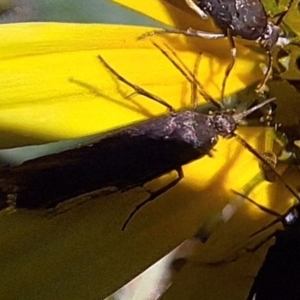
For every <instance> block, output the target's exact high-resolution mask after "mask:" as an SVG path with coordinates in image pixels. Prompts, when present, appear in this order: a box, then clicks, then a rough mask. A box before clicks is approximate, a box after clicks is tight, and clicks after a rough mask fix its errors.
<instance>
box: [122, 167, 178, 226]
mask: <svg viewBox="0 0 300 300" xmlns="http://www.w3.org/2000/svg"><path fill="white" fill-rule="evenodd" d="M176 171H177V174H178V177H177V178H176V179H174V180H173V181H171V182H170V183H168V184H167V185H165V186H163V187H162V188H160V189H158V190H157V191H155V192H151V191H148V192H149V194H150V195H149V197H148V198H147V199H146V200H144V201H142V202H141V203H139V204H138V205H137V206H136V207H135V209H134V210H133V211H132V212H131V213H130V214H129V216H128V217H127V219H126V220H125V222H124V224H123V226H122V230H123V231H124V230H125V229H126V227H127V225H128V223H129V222H130V220H131V219H132V218H133V217H134V215H135V214H136V213H137V212H138V211H139V210H140V209H141V208H142V207H143V206H144V205H146V204H147V203H149V202H151V201H153V200H155V199H156V198H157V197H159V196H160V195H162V194H164V193H166V192H167V191H168V190H170V189H171V188H173V187H175V186H176V185H177V184H178V183H179V182H180V181H181V179H182V178H183V177H184V174H183V170H182V168H181V167H179V168H178V169H176Z"/></svg>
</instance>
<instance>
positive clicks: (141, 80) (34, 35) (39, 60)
mask: <svg viewBox="0 0 300 300" xmlns="http://www.w3.org/2000/svg"><path fill="white" fill-rule="evenodd" d="M152 5H158V1H154V2H153V3H152ZM155 10H157V9H156V8H155ZM157 11H158V10H157ZM171 12H172V10H171ZM160 14H161V15H162V13H160ZM164 15H165V16H168V14H166V12H165V13H164ZM151 30H152V29H151V28H143V27H133V26H114V25H96V24H92V25H91V24H89V25H87V24H55V23H26V24H22V23H21V24H11V25H1V26H0V32H1V37H2V38H1V41H0V49H1V50H0V74H1V77H0V90H1V104H0V108H1V109H0V126H1V129H2V132H3V133H2V135H1V138H0V147H2V148H3V147H13V146H20V145H25V144H36V143H43V142H49V141H54V140H61V139H68V138H76V137H80V136H86V135H89V134H93V133H98V132H103V131H107V130H110V129H112V128H116V127H121V126H124V125H128V124H130V123H132V122H136V121H140V120H143V119H145V118H147V117H149V116H151V115H152V116H153V115H157V114H161V113H164V112H165V111H166V110H165V108H164V107H162V106H160V105H157V104H155V103H153V101H150V100H147V99H145V98H141V97H135V98H134V101H131V100H128V99H124V97H122V96H121V95H120V93H119V90H118V89H117V86H118V85H117V83H116V81H115V80H114V79H113V78H112V76H111V75H110V74H109V72H108V71H107V70H106V69H105V68H104V67H103V66H102V65H101V64H100V62H99V60H98V58H97V56H98V55H102V56H103V57H104V58H105V59H106V60H107V62H108V63H110V64H111V65H112V66H113V67H114V68H115V69H116V70H117V71H119V72H120V73H121V74H122V75H124V76H125V77H126V78H127V79H129V80H131V81H132V82H134V83H136V84H139V85H141V86H143V87H144V88H146V89H148V90H150V91H151V92H152V93H155V94H157V95H159V96H160V97H162V98H164V99H165V100H166V101H168V102H169V103H170V104H172V105H173V106H175V107H176V108H179V107H182V106H187V105H189V104H190V94H189V84H188V83H187V81H186V79H185V78H184V77H183V76H182V75H181V74H180V73H179V72H178V70H176V69H175V68H174V67H173V66H172V65H171V64H170V62H169V61H168V60H167V59H166V58H165V57H164V56H163V55H162V54H161V53H160V52H159V51H158V50H157V49H156V48H155V47H153V45H152V43H151V39H144V40H139V41H138V40H137V38H138V37H139V36H141V35H142V34H143V33H145V32H148V31H151ZM152 40H155V41H156V42H161V44H162V43H167V44H168V45H169V46H171V47H172V48H174V49H175V50H176V51H177V53H178V55H179V56H180V57H181V59H182V60H183V61H184V63H185V64H186V65H187V66H189V67H190V68H191V69H192V68H193V65H194V61H195V58H196V56H197V54H198V52H199V51H206V52H207V51H208V50H209V51H210V53H208V54H207V55H206V56H204V57H203V59H202V61H201V65H200V72H199V73H200V80H201V82H203V84H204V85H205V86H206V89H207V92H209V93H210V94H211V95H213V96H214V97H219V94H220V82H221V81H222V79H223V76H224V67H225V64H224V60H223V57H218V56H216V55H215V54H216V53H219V52H220V51H218V47H216V45H217V44H216V43H211V42H208V41H203V40H201V39H193V40H192V41H191V40H189V43H187V41H186V39H183V38H182V37H174V36H173V37H171V36H165V37H154V38H153V39H152ZM225 44H226V43H225ZM223 54H226V51H222V55H223ZM227 56H228V55H227ZM246 56H247V55H246ZM255 66H256V64H255V63H254V62H252V61H251V60H249V59H248V58H247V57H245V56H244V57H243V55H240V58H239V61H238V63H237V67H236V68H235V69H234V72H233V73H232V74H231V76H230V80H229V82H228V88H227V90H226V91H227V92H232V91H235V90H237V89H241V88H242V87H244V86H245V85H248V84H250V83H252V82H253V81H254V80H256V79H257V77H258V76H259V74H260V72H259V71H258V70H256V71H257V72H254V71H253V69H255ZM131 92H132V91H130V90H128V88H125V90H124V93H127V94H130V93H131ZM112 99H114V100H115V101H113V100H112ZM133 102H138V104H139V105H140V106H142V107H143V108H144V109H139V107H138V106H137V105H135V104H133ZM145 111H147V113H145ZM12 133H13V134H12Z"/></svg>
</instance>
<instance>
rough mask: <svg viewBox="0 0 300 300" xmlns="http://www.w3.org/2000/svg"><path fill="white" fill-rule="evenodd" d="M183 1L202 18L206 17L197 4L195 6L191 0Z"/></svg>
mask: <svg viewBox="0 0 300 300" xmlns="http://www.w3.org/2000/svg"><path fill="white" fill-rule="evenodd" d="M185 2H186V4H187V5H188V6H189V7H190V8H191V9H192V10H193V11H194V12H196V14H197V15H199V16H200V17H201V18H202V19H204V20H206V19H208V15H207V14H206V13H205V12H204V11H203V10H202V9H201V8H200V7H199V6H197V5H196V3H195V2H194V1H193V0H185Z"/></svg>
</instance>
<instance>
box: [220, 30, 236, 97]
mask: <svg viewBox="0 0 300 300" xmlns="http://www.w3.org/2000/svg"><path fill="white" fill-rule="evenodd" d="M227 36H228V40H229V44H230V47H231V62H230V64H229V65H228V66H227V69H226V71H225V77H224V79H223V83H222V90H221V101H223V100H224V95H225V88H226V83H227V79H228V77H229V75H230V73H231V70H232V69H233V66H234V64H235V60H236V46H235V43H234V39H233V37H232V35H231V33H230V30H227Z"/></svg>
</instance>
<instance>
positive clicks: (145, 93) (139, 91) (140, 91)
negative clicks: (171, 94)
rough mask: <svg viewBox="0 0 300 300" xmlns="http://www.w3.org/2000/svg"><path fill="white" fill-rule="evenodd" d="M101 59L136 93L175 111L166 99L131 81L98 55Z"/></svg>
mask: <svg viewBox="0 0 300 300" xmlns="http://www.w3.org/2000/svg"><path fill="white" fill-rule="evenodd" d="M98 58H99V60H100V61H101V62H102V64H103V65H104V66H105V67H106V68H107V69H108V70H109V71H110V72H111V73H112V74H113V75H114V76H115V77H116V78H118V79H119V80H120V81H122V82H123V83H125V84H127V85H128V86H130V87H132V88H133V89H134V91H135V93H137V94H140V95H143V96H145V97H147V98H149V99H152V100H154V101H155V102H157V103H160V104H161V105H163V106H165V107H166V108H167V109H168V110H169V111H170V112H175V109H174V108H173V107H172V106H171V105H170V104H169V103H168V102H167V101H165V100H163V99H162V98H160V97H158V96H156V95H154V94H152V93H150V92H148V91H146V90H145V89H143V88H141V87H140V86H138V85H136V84H134V83H132V82H130V81H129V80H127V79H126V78H125V77H123V76H122V75H121V74H119V73H118V72H117V71H116V70H115V69H113V68H112V67H111V66H110V65H109V64H108V63H107V62H106V61H105V60H104V59H103V58H102V57H101V56H100V55H99V56H98Z"/></svg>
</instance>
